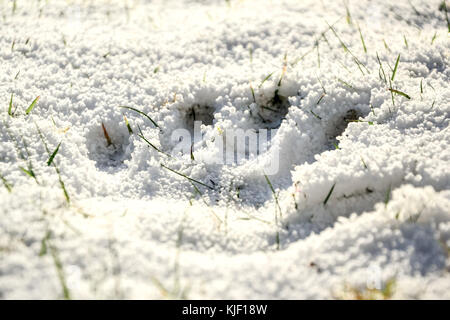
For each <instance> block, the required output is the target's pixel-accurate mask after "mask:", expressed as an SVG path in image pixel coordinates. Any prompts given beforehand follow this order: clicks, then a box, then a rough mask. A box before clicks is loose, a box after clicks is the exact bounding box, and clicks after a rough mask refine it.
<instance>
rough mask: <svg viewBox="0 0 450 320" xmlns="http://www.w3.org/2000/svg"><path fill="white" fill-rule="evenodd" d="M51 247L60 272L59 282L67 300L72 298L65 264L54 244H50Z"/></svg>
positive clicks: (57, 270) (58, 272)
mask: <svg viewBox="0 0 450 320" xmlns="http://www.w3.org/2000/svg"><path fill="white" fill-rule="evenodd" d="M48 247H49V248H50V254H51V256H52V258H53V263H54V264H55V268H56V272H57V274H58V279H59V283H60V284H61V287H62V291H63V297H64V299H65V300H71V297H70V291H69V287H68V286H67V282H66V277H65V275H64V270H63V265H62V262H61V260H60V259H59V255H58V251H57V249H56V247H54V246H53V245H51V244H50V245H49V246H48Z"/></svg>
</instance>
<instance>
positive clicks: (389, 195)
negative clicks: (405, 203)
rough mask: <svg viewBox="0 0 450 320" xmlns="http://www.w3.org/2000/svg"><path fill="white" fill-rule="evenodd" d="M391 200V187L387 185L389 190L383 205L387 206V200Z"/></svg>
mask: <svg viewBox="0 0 450 320" xmlns="http://www.w3.org/2000/svg"><path fill="white" fill-rule="evenodd" d="M390 199H391V185H389V188H388V189H387V191H386V196H385V198H384V205H385V206H387V204H388V203H389V200H390Z"/></svg>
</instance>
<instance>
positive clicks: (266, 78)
mask: <svg viewBox="0 0 450 320" xmlns="http://www.w3.org/2000/svg"><path fill="white" fill-rule="evenodd" d="M272 75H273V72H272V73H270V74H269V75H268V76H267V77H265V78H264V80H263V81H261V83H260V84H259V86H258V88H261V86H262V85H263V84H264V82H266V81H267V80H269V79H270V77H271V76H272Z"/></svg>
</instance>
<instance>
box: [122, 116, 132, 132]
mask: <svg viewBox="0 0 450 320" xmlns="http://www.w3.org/2000/svg"><path fill="white" fill-rule="evenodd" d="M123 119H124V120H125V124H126V126H127V129H128V133H129V134H130V135H132V134H133V129H131V126H130V123H129V122H128V119H127V116H126V115H123Z"/></svg>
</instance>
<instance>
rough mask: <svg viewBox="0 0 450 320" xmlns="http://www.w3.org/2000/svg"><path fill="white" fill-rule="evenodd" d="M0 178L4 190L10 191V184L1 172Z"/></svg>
mask: <svg viewBox="0 0 450 320" xmlns="http://www.w3.org/2000/svg"><path fill="white" fill-rule="evenodd" d="M0 180H2V182H3V185H4V186H5V188H6V190H8V192H11V190H12V185H11V184H10V183H9V182H8V180H6V178H5V177H4V176H3V175H2V174H0Z"/></svg>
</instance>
